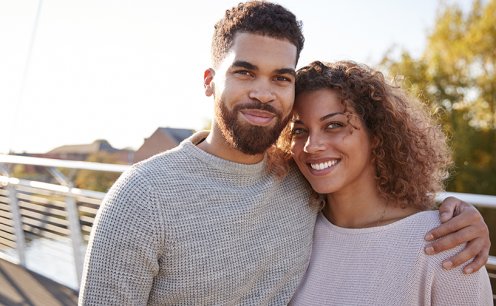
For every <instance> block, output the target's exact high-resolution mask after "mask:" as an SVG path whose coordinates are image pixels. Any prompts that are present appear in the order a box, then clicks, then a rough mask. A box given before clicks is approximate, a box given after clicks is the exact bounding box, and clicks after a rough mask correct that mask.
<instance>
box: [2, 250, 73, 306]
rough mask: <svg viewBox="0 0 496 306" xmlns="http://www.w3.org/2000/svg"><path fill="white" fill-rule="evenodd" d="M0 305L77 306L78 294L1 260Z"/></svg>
mask: <svg viewBox="0 0 496 306" xmlns="http://www.w3.org/2000/svg"><path fill="white" fill-rule="evenodd" d="M0 305H1V306H4V305H5V306H14V305H15V306H20V305H22V306H38V305H39V306H58V305H77V292H75V291H74V290H73V289H70V288H67V287H65V286H63V285H60V284H59V283H56V282H54V281H52V280H50V279H48V278H46V277H43V276H41V275H39V274H36V273H35V272H31V271H28V270H26V269H24V268H22V267H21V266H18V265H15V264H13V263H10V262H8V261H5V260H3V259H0Z"/></svg>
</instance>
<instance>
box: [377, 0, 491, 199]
mask: <svg viewBox="0 0 496 306" xmlns="http://www.w3.org/2000/svg"><path fill="white" fill-rule="evenodd" d="M495 20H496V0H490V1H487V2H484V3H482V2H481V1H479V0H475V1H474V2H473V5H472V8H471V10H470V11H469V12H465V13H464V12H463V11H462V10H461V9H460V8H459V7H457V6H456V5H445V4H442V5H441V6H440V9H439V11H438V15H437V19H436V23H435V26H434V28H433V29H432V30H431V32H430V34H429V35H428V37H427V45H426V49H425V50H424V52H423V54H422V56H421V57H420V58H413V57H412V56H411V55H410V54H409V53H408V52H407V51H403V53H402V54H401V56H400V57H399V58H393V57H392V56H391V55H390V54H386V55H385V56H384V58H383V60H382V62H381V64H382V66H383V67H384V68H385V69H386V70H388V71H389V73H390V74H391V75H395V76H398V75H401V76H402V77H403V79H404V82H403V85H404V86H405V87H406V88H407V89H408V90H410V91H411V92H412V93H413V94H415V95H417V96H419V97H420V98H421V99H422V100H423V101H425V102H426V103H428V104H429V105H430V106H431V107H432V109H433V110H436V111H437V113H438V114H439V119H440V123H441V124H442V125H443V128H444V130H445V132H446V133H447V134H448V136H449V138H450V145H451V147H452V149H453V158H454V161H455V169H454V171H453V175H452V178H451V179H450V180H449V181H448V182H447V190H449V191H457V192H467V193H480V194H493V195H494V194H496V175H495V173H496V51H495V50H496V22H495Z"/></svg>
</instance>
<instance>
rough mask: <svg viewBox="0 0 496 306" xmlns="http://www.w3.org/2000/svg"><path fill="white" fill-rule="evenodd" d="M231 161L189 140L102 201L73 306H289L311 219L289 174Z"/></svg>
mask: <svg viewBox="0 0 496 306" xmlns="http://www.w3.org/2000/svg"><path fill="white" fill-rule="evenodd" d="M265 167H266V163H265V161H263V162H260V163H258V164H254V165H245V164H238V163H234V162H230V161H226V160H223V159H220V158H217V157H215V156H213V155H210V154H208V153H206V152H204V151H202V150H200V149H198V148H197V147H196V146H195V145H194V144H193V143H192V142H191V141H190V140H186V141H184V142H182V143H181V144H180V145H179V146H178V147H177V148H175V149H173V150H171V151H168V152H166V153H162V154H159V155H157V156H154V157H152V158H151V159H149V160H146V161H144V162H141V163H139V164H136V165H134V166H133V167H132V168H131V169H130V170H129V171H127V172H126V173H124V174H123V175H122V176H121V177H120V178H119V180H118V181H117V182H116V183H115V184H114V186H113V187H112V188H111V190H110V191H109V193H108V194H107V197H106V198H105V199H104V201H103V203H102V205H101V207H100V210H99V212H98V215H97V218H96V219H95V224H94V226H93V229H92V234H91V238H90V243H89V245H88V249H87V253H86V260H85V265H84V272H83V278H82V284H81V291H80V297H79V302H80V305H286V304H287V303H288V302H289V300H290V299H291V296H292V295H293V293H294V291H295V290H296V288H297V286H298V283H299V281H300V280H301V278H302V277H303V275H304V273H305V270H306V268H307V265H308V261H309V258H310V252H311V244H312V235H313V228H314V225H315V219H316V212H315V210H312V209H311V208H310V206H309V198H310V193H309V188H308V186H307V184H306V183H305V181H304V179H303V178H302V177H301V176H300V175H299V174H298V172H297V170H296V169H292V170H291V173H290V174H289V175H288V176H287V177H286V178H285V179H284V180H277V179H276V178H275V177H274V176H272V175H270V174H268V173H267V172H266V169H265Z"/></svg>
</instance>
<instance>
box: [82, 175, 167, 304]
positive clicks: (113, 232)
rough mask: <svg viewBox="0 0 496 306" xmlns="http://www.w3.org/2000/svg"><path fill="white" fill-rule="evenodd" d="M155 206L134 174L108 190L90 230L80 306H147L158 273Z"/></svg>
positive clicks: (152, 198) (147, 185)
mask: <svg viewBox="0 0 496 306" xmlns="http://www.w3.org/2000/svg"><path fill="white" fill-rule="evenodd" d="M155 203H156V197H155V195H154V192H153V189H152V188H151V187H150V186H149V184H147V183H146V180H144V179H143V178H142V176H141V175H140V174H139V173H137V172H136V170H133V171H129V172H127V173H124V174H123V175H122V176H121V177H120V178H119V179H118V181H117V182H116V183H115V184H114V186H112V188H111V189H110V191H109V192H108V194H107V196H106V197H105V199H104V200H103V202H102V204H101V206H100V209H99V211H98V213H97V216H96V218H95V222H94V224H93V227H92V231H91V236H90V241H89V244H88V248H87V251H86V257H85V263H84V268H83V276H82V280H81V288H80V289H81V290H80V295H79V305H146V303H147V301H148V297H149V294H150V290H151V287H152V284H153V278H154V276H155V275H156V274H157V273H158V270H159V266H158V261H159V255H160V254H159V253H160V250H159V241H160V240H159V239H158V237H157V235H158V234H157V229H156V224H157V222H156V221H155V220H154V216H155V218H156V217H157V213H156V212H155V213H153V212H154V207H155Z"/></svg>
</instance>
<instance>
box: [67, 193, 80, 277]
mask: <svg viewBox="0 0 496 306" xmlns="http://www.w3.org/2000/svg"><path fill="white" fill-rule="evenodd" d="M65 204H66V208H67V219H68V220H69V235H70V237H71V243H72V252H73V256H74V266H75V268H76V277H77V284H78V286H79V285H80V284H81V276H82V274H83V253H82V247H83V235H82V233H81V224H80V223H79V212H78V208H77V205H76V199H75V198H74V197H73V196H71V195H67V196H66V198H65Z"/></svg>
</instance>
